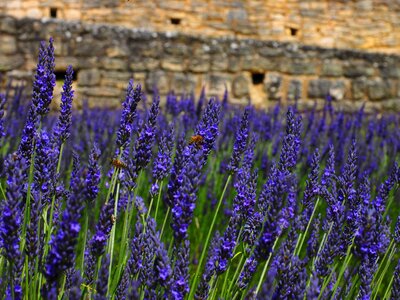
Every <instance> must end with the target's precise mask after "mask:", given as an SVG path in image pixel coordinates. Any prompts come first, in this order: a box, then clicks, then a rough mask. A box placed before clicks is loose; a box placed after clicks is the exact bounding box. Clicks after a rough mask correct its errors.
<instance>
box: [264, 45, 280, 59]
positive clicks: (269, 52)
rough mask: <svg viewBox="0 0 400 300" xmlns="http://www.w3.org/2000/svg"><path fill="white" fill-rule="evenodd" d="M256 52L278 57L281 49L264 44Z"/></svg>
mask: <svg viewBox="0 0 400 300" xmlns="http://www.w3.org/2000/svg"><path fill="white" fill-rule="evenodd" d="M258 53H259V54H260V55H261V56H265V57H279V56H282V54H283V49H282V48H274V47H268V46H265V47H262V48H260V49H258Z"/></svg>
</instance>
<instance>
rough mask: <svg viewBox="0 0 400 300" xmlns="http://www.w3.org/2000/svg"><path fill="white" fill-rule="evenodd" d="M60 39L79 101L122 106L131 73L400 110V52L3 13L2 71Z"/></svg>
mask: <svg viewBox="0 0 400 300" xmlns="http://www.w3.org/2000/svg"><path fill="white" fill-rule="evenodd" d="M50 36H53V37H54V39H55V48H56V65H57V66H56V69H57V74H58V77H59V78H62V73H63V72H64V70H65V68H66V66H67V65H68V64H72V65H73V67H74V68H75V70H77V82H76V89H77V92H78V99H83V98H87V99H89V101H90V104H91V105H107V106H115V105H119V101H120V100H121V99H122V98H123V96H124V90H125V87H126V84H127V82H128V80H129V78H131V77H133V78H134V79H135V80H136V82H140V83H142V84H143V85H144V88H145V89H146V90H147V91H148V92H151V91H152V88H153V86H154V85H157V86H158V89H159V91H160V93H161V94H162V95H165V94H166V93H167V92H168V91H169V90H170V89H172V88H173V89H174V90H175V92H176V93H184V92H191V91H192V90H194V91H195V92H196V93H198V92H199V90H200V89H201V87H202V86H203V85H205V86H206V90H207V93H208V95H209V96H210V95H218V96H221V95H222V94H223V92H224V89H225V86H226V87H227V89H228V91H229V92H230V95H231V98H232V101H234V102H235V103H246V102H247V101H248V99H249V98H251V99H252V102H253V103H254V104H255V105H257V106H260V107H265V106H268V105H270V104H271V103H274V102H275V101H277V100H278V99H279V98H282V99H284V100H283V101H286V99H293V98H294V97H299V98H300V99H301V100H300V105H301V106H302V107H309V106H311V105H313V103H314V101H316V102H317V103H319V104H321V103H322V101H323V98H324V97H325V96H326V94H328V93H330V94H331V95H332V96H333V98H334V100H335V101H336V102H337V105H338V106H342V107H344V108H346V109H356V108H358V107H360V106H361V104H362V103H363V102H364V101H366V100H370V101H368V102H367V109H369V110H370V109H378V110H392V109H393V110H394V109H396V110H400V82H399V78H400V57H399V56H395V55H385V54H376V53H375V54H374V53H366V52H359V51H349V50H337V49H324V48H320V47H316V46H299V45H297V44H294V43H282V42H270V41H255V40H251V39H232V38H210V37H198V36H192V35H186V34H173V33H156V32H150V31H140V30H134V29H127V28H123V27H118V26H109V25H89V24H84V23H79V22H64V21H59V20H48V21H43V20H35V19H15V18H12V17H4V16H3V17H1V18H0V45H2V46H1V47H0V72H3V73H7V74H8V75H10V76H13V77H16V78H29V79H31V78H32V74H33V72H34V69H35V64H36V60H37V59H36V56H37V53H38V46H39V43H38V42H39V41H40V40H43V39H48V38H49V37H50Z"/></svg>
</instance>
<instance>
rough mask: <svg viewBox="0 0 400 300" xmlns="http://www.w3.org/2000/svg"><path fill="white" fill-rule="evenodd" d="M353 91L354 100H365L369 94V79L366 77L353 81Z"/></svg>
mask: <svg viewBox="0 0 400 300" xmlns="http://www.w3.org/2000/svg"><path fill="white" fill-rule="evenodd" d="M351 91H352V94H353V99H356V100H360V99H363V98H365V94H366V92H367V79H366V78H365V77H360V78H357V79H355V80H352V83H351Z"/></svg>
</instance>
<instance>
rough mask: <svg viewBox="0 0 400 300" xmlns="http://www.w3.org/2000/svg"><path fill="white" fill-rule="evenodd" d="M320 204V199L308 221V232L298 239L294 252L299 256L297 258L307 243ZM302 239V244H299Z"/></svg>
mask: <svg viewBox="0 0 400 300" xmlns="http://www.w3.org/2000/svg"><path fill="white" fill-rule="evenodd" d="M319 202H320V198H317V201H316V202H315V205H314V209H313V211H312V214H311V217H310V219H309V220H308V224H307V227H306V231H305V232H304V233H303V234H301V235H300V237H299V238H298V239H297V243H296V247H295V249H294V252H293V253H294V255H297V256H299V255H300V252H301V249H302V248H303V244H304V241H305V239H306V236H307V234H308V230H309V229H310V226H311V223H312V220H313V218H314V215H315V211H316V210H317V207H318V205H319ZM300 238H301V242H300V244H299V241H300Z"/></svg>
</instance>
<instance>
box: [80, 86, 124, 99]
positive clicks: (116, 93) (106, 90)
mask: <svg viewBox="0 0 400 300" xmlns="http://www.w3.org/2000/svg"><path fill="white" fill-rule="evenodd" d="M79 91H80V93H82V94H83V95H85V96H101V97H116V98H120V96H121V95H123V90H121V89H118V88H113V87H101V86H96V87H81V88H80V89H79Z"/></svg>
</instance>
